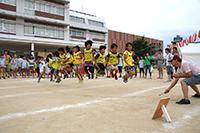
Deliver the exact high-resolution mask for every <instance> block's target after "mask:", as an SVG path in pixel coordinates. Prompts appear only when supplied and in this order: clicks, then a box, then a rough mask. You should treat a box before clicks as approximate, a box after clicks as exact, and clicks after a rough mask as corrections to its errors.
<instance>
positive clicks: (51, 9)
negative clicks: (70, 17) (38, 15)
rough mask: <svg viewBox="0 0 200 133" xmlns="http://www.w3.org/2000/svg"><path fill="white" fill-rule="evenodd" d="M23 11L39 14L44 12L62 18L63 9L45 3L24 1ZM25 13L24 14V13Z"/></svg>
mask: <svg viewBox="0 0 200 133" xmlns="http://www.w3.org/2000/svg"><path fill="white" fill-rule="evenodd" d="M24 6H25V9H26V10H27V9H28V10H34V11H35V10H37V11H41V12H46V13H50V14H55V15H60V16H64V7H59V6H54V5H50V4H45V3H39V2H34V1H31V0H25V5H24ZM25 13H26V12H25Z"/></svg>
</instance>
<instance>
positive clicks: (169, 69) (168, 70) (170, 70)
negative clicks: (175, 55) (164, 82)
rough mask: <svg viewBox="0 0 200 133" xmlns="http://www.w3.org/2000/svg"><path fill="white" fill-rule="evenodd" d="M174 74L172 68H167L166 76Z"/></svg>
mask: <svg viewBox="0 0 200 133" xmlns="http://www.w3.org/2000/svg"><path fill="white" fill-rule="evenodd" d="M173 72H174V69H173V67H172V66H167V74H168V75H171V74H172V73H173Z"/></svg>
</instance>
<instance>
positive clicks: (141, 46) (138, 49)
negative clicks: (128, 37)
mask: <svg viewBox="0 0 200 133" xmlns="http://www.w3.org/2000/svg"><path fill="white" fill-rule="evenodd" d="M132 44H133V50H134V51H135V53H136V55H138V56H143V55H144V54H145V53H146V52H148V51H149V50H150V49H149V46H148V45H149V44H148V42H147V41H145V40H144V37H142V38H140V39H137V40H135V41H133V43H132Z"/></svg>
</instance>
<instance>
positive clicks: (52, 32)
mask: <svg viewBox="0 0 200 133" xmlns="http://www.w3.org/2000/svg"><path fill="white" fill-rule="evenodd" d="M24 33H25V35H34V36H40V37H50V38H59V39H64V30H60V29H55V28H50V27H37V26H32V25H25V26H24Z"/></svg>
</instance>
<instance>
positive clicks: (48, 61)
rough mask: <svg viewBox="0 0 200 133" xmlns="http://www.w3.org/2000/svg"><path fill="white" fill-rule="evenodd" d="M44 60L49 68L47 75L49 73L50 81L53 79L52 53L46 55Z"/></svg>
mask: <svg viewBox="0 0 200 133" xmlns="http://www.w3.org/2000/svg"><path fill="white" fill-rule="evenodd" d="M46 62H47V64H48V68H49V70H50V72H49V75H50V82H51V81H54V80H53V75H54V69H53V67H52V65H53V57H52V54H49V55H47V58H46Z"/></svg>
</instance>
